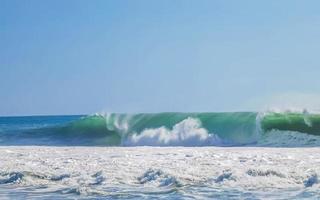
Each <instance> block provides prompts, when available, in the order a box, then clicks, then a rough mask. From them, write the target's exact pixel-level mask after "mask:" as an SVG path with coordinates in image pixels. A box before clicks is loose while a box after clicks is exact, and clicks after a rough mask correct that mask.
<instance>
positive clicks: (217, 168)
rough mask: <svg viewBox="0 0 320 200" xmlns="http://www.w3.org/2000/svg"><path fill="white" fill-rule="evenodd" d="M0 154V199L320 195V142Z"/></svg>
mask: <svg viewBox="0 0 320 200" xmlns="http://www.w3.org/2000/svg"><path fill="white" fill-rule="evenodd" d="M6 150H9V151H6ZM0 157H1V162H0V199H8V198H15V199H23V198H24V197H26V194H27V195H28V197H29V198H30V199H33V197H35V196H34V195H37V196H40V195H41V196H42V198H43V197H44V196H45V195H49V197H48V196H47V198H48V199H63V197H73V198H74V197H76V198H77V197H80V198H81V197H84V198H87V197H101V198H102V197H107V198H117V199H121V198H123V199H128V198H136V199H141V198H145V199H146V198H148V197H149V198H156V197H166V198H167V199H170V198H171V199H177V198H178V199H184V198H189V199H190V198H195V199H199V198H201V199H204V198H208V199H210V198H214V199H221V198H227V199H228V197H230V196H228V195H232V197H233V198H235V199H247V198H249V199H268V198H271V199H272V198H273V199H294V198H295V199H300V198H302V197H304V195H305V196H307V197H309V198H313V199H317V198H320V192H319V191H320V184H319V178H318V177H319V173H320V159H319V158H320V148H257V147H248V148H246V147H237V148H235V147H234V148H233V147H232V148H231V147H228V148H224V147H175V148H173V147H162V148H160V147H13V146H11V147H0ZM20 192H21V195H20ZM19 195H20V196H19ZM50 195H51V196H50ZM59 195H60V196H59ZM70 195H71V196H70ZM157 195H159V196H157ZM248 195H249V196H248ZM301 195H302V196H301ZM57 197H60V198H57Z"/></svg>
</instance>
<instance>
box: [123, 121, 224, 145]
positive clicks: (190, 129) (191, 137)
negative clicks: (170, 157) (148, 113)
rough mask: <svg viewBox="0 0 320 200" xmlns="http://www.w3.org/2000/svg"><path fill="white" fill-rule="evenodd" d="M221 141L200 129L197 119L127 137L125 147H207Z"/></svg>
mask: <svg viewBox="0 0 320 200" xmlns="http://www.w3.org/2000/svg"><path fill="white" fill-rule="evenodd" d="M219 144H221V139H220V138H219V137H218V136H217V135H215V134H213V133H211V134H209V133H208V131H207V130H206V129H204V128H202V127H201V122H200V120H198V119H194V118H190V117H189V118H187V119H185V120H183V121H181V122H179V123H177V124H176V125H174V126H173V128H172V129H171V130H170V129H167V128H166V127H160V128H155V129H146V130H144V131H142V132H141V133H138V134H137V133H136V134H133V135H131V136H129V137H128V139H127V140H126V141H125V145H128V146H209V145H219Z"/></svg>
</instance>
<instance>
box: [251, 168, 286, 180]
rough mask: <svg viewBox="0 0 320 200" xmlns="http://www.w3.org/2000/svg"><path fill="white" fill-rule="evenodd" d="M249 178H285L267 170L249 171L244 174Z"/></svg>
mask: <svg viewBox="0 0 320 200" xmlns="http://www.w3.org/2000/svg"><path fill="white" fill-rule="evenodd" d="M246 173H247V174H248V175H249V176H254V177H255V176H277V177H280V178H285V177H286V176H285V175H284V174H282V173H281V172H278V171H275V170H272V169H267V170H260V169H249V170H248V171H247V172H246Z"/></svg>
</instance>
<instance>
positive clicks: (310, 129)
mask: <svg viewBox="0 0 320 200" xmlns="http://www.w3.org/2000/svg"><path fill="white" fill-rule="evenodd" d="M261 127H262V129H263V130H264V131H271V130H281V131H296V132H301V133H309V134H314V135H320V114H303V113H270V114H267V115H266V116H265V117H264V118H263V119H262V121H261Z"/></svg>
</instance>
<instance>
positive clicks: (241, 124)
mask: <svg viewBox="0 0 320 200" xmlns="http://www.w3.org/2000/svg"><path fill="white" fill-rule="evenodd" d="M58 119H60V118H57V117H56V118H54V119H51V118H50V117H49V118H48V117H47V118H46V120H45V121H44V122H42V121H41V119H37V120H38V121H37V123H38V126H35V125H34V124H35V122H34V121H32V120H31V121H30V124H31V125H30V124H29V125H28V124H27V125H25V124H24V126H22V125H21V123H22V122H24V123H25V119H24V120H21V119H15V118H11V119H2V120H0V126H1V122H2V121H5V120H9V121H10V120H13V121H14V122H15V123H16V124H15V123H13V122H12V123H11V122H10V123H8V122H6V124H5V125H8V124H9V125H8V126H11V128H10V127H9V128H8V127H6V126H5V125H3V124H2V127H4V128H2V130H1V129H0V144H1V145H20V144H21V145H22V144H23V145H28V144H32V145H81V146H82V145H84V146H277V147H278V146H279V147H282V146H286V147H298V146H319V145H320V136H319V135H320V114H314V113H308V112H307V111H303V112H265V113H255V112H234V113H153V114H115V113H111V114H96V115H92V116H79V117H73V118H72V119H69V120H65V119H63V120H62V119H61V120H60V121H59V120H58ZM50 120H53V121H54V122H55V123H51V124H50ZM19 123H20V125H19ZM12 124H13V125H12ZM47 124H49V125H47ZM12 127H13V128H12ZM26 127H27V128H26ZM0 128H1V127H0Z"/></svg>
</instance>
